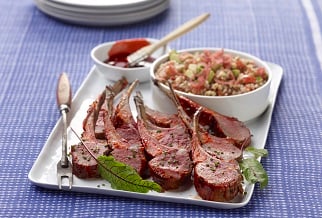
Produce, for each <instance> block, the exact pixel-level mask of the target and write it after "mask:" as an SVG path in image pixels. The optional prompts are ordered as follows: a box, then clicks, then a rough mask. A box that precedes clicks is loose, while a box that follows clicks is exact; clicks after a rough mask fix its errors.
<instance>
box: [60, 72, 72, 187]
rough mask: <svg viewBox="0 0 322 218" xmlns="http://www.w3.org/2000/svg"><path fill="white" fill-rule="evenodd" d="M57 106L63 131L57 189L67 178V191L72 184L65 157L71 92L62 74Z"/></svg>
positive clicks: (69, 164) (70, 169)
mask: <svg viewBox="0 0 322 218" xmlns="http://www.w3.org/2000/svg"><path fill="white" fill-rule="evenodd" d="M56 97H57V104H58V107H59V110H60V113H61V115H62V122H63V131H62V156H61V160H60V161H58V163H57V182H58V187H59V189H61V188H62V180H63V178H65V177H67V178H68V180H69V189H71V188H72V184H73V172H72V164H71V162H70V161H69V160H68V157H67V113H68V111H69V110H70V106H71V99H72V91H71V87H70V83H69V80H68V77H67V74H66V73H62V74H61V75H60V77H59V80H58V85H57V93H56Z"/></svg>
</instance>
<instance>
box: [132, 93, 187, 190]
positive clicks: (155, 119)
mask: <svg viewBox="0 0 322 218" xmlns="http://www.w3.org/2000/svg"><path fill="white" fill-rule="evenodd" d="M135 104H136V106H137V111H138V118H137V123H138V129H139V132H140V135H141V139H142V142H143V145H144V147H145V150H146V152H147V153H148V155H149V156H150V158H151V160H150V161H149V163H148V166H149V170H150V174H151V176H152V179H153V180H154V181H155V182H157V183H159V184H160V185H161V186H162V188H163V189H165V190H169V189H176V188H178V187H179V186H181V185H182V184H184V183H186V182H187V181H190V179H191V172H192V161H191V159H190V150H191V138H190V135H189V133H188V132H187V129H186V127H185V125H184V124H183V123H182V122H181V121H180V119H178V117H177V116H175V115H167V114H161V113H160V112H157V111H154V110H151V109H150V108H148V107H147V106H145V105H144V103H143V99H142V96H141V95H140V94H138V95H137V96H135ZM146 111H148V112H149V114H147V113H146ZM157 115H158V116H157ZM169 117H172V118H173V120H172V122H171V121H169V119H165V118H169Z"/></svg>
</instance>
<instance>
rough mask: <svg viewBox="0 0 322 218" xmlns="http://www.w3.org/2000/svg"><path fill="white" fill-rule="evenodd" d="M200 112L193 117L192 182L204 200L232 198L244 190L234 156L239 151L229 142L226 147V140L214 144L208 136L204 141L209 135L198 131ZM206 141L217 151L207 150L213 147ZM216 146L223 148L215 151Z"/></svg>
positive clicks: (224, 200) (222, 200)
mask: <svg viewBox="0 0 322 218" xmlns="http://www.w3.org/2000/svg"><path fill="white" fill-rule="evenodd" d="M199 112H200V110H198V111H197V112H196V114H195V116H194V119H193V135H192V141H193V146H192V147H193V149H192V159H193V161H194V164H195V167H194V185H195V188H196V191H197V192H198V194H199V196H200V197H201V198H202V199H205V200H210V201H221V202H226V201H231V200H233V199H234V198H235V197H236V196H237V195H238V194H240V193H242V192H243V188H242V181H243V176H242V174H241V172H240V169H239V165H238V162H237V161H236V159H235V158H238V155H241V152H239V153H238V151H237V150H236V149H238V148H236V147H235V148H236V149H234V148H232V147H231V146H230V145H228V147H226V146H227V145H226V144H216V142H215V141H213V140H211V139H210V140H207V141H206V143H205V144H203V143H204V142H203V140H204V139H205V138H208V136H207V134H208V133H205V132H203V131H202V132H200V131H199V121H198V120H199V115H200V113H199ZM208 145H215V146H216V152H209V150H211V151H212V149H209V147H208ZM218 149H220V150H221V151H223V150H224V151H223V154H221V152H219V153H217V151H218ZM229 149H231V151H229ZM232 152H234V153H235V152H237V154H236V155H235V154H233V155H232ZM219 158H222V159H219Z"/></svg>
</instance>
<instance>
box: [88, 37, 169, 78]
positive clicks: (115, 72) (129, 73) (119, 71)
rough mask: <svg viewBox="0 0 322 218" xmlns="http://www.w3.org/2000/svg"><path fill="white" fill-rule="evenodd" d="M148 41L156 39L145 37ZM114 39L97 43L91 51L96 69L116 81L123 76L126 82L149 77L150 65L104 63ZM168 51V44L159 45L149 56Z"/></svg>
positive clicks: (157, 55)
mask: <svg viewBox="0 0 322 218" xmlns="http://www.w3.org/2000/svg"><path fill="white" fill-rule="evenodd" d="M146 40H147V41H149V42H150V43H155V42H157V41H158V39H152V38H146ZM115 42H116V41H113V42H106V43H103V44H99V45H97V46H96V47H95V48H93V49H92V51H91V58H92V59H93V61H94V63H95V65H96V68H97V71H98V72H99V73H100V74H101V75H102V76H103V77H104V78H105V79H107V80H111V81H117V80H119V79H120V78H122V77H123V76H124V77H125V78H126V79H127V80H128V82H133V81H134V80H136V79H138V80H139V81H140V82H146V81H148V80H149V78H150V74H149V71H150V67H151V66H147V67H134V68H122V67H117V66H112V65H110V64H106V63H104V61H105V60H106V59H108V52H109V50H110V49H111V47H112V46H113V44H115ZM169 51H170V48H169V47H168V46H166V47H161V48H160V49H158V50H157V51H155V52H154V53H153V54H152V55H151V57H152V58H154V59H156V58H158V57H160V56H161V55H164V54H167V53H168V52H169Z"/></svg>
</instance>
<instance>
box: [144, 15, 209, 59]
mask: <svg viewBox="0 0 322 218" xmlns="http://www.w3.org/2000/svg"><path fill="white" fill-rule="evenodd" d="M209 16H210V14H209V13H205V14H202V15H200V16H198V17H196V18H193V19H192V20H189V21H188V22H186V23H184V24H183V25H182V26H180V27H178V28H177V29H175V30H174V31H172V32H170V33H169V34H168V35H166V36H164V37H163V38H162V39H160V41H158V42H157V43H154V44H151V45H150V46H149V49H147V53H148V54H149V55H150V54H152V53H153V52H154V51H155V50H157V49H158V48H160V47H162V46H164V45H166V44H167V43H168V42H170V41H172V40H174V39H176V38H178V37H179V36H182V35H183V34H185V33H187V32H189V31H190V30H192V29H194V28H195V27H197V26H198V25H199V24H201V23H203V22H204V21H205V20H206V19H208V17H209Z"/></svg>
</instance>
